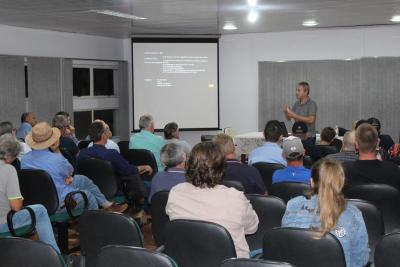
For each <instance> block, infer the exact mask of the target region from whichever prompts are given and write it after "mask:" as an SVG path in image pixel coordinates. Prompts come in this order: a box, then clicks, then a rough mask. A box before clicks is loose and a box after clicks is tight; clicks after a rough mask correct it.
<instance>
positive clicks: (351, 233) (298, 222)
mask: <svg viewBox="0 0 400 267" xmlns="http://www.w3.org/2000/svg"><path fill="white" fill-rule="evenodd" d="M317 202H318V201H317V196H312V197H311V198H310V199H306V198H305V197H304V196H299V197H295V198H293V199H291V200H289V202H288V203H287V206H286V212H285V215H284V216H283V218H282V226H283V227H300V228H311V227H315V228H319V227H320V226H321V222H320V218H319V214H318V213H317V212H316V207H317V204H318V203H317ZM331 233H332V234H333V235H335V236H336V237H337V238H338V240H339V242H340V244H341V245H342V247H343V251H344V256H345V259H346V266H347V267H362V266H365V265H366V264H367V262H368V258H369V252H370V250H369V248H368V233H367V230H366V228H365V223H364V219H363V217H362V214H361V212H360V211H359V210H358V209H357V208H356V207H355V206H354V205H352V204H349V203H348V204H347V206H346V209H345V210H344V211H343V212H342V214H341V215H340V217H339V220H338V222H337V224H336V227H335V228H334V229H333V230H332V231H331Z"/></svg>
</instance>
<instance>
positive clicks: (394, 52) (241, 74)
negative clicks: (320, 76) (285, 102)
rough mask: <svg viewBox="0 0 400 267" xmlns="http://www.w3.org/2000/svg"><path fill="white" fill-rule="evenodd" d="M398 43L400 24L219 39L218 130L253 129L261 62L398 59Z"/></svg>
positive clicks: (224, 36)
mask: <svg viewBox="0 0 400 267" xmlns="http://www.w3.org/2000/svg"><path fill="white" fill-rule="evenodd" d="M399 42H400V26H385V27H367V28H356V29H326V30H306V31H296V32H279V33H258V34H234V35H223V36H222V38H221V39H220V108H221V127H227V126H230V127H233V128H234V129H236V131H237V132H239V133H244V132H250V131H257V128H258V62H259V61H278V60H319V59H346V58H360V57H381V56H400V49H399ZM311 87H312V85H311ZM293 94H294V89H293ZM311 96H312V91H311Z"/></svg>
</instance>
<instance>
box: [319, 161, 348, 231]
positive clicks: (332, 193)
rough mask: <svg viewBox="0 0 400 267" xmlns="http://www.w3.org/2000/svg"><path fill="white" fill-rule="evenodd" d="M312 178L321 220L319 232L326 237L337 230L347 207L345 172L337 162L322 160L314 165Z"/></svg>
mask: <svg viewBox="0 0 400 267" xmlns="http://www.w3.org/2000/svg"><path fill="white" fill-rule="evenodd" d="M311 177H312V180H313V182H314V186H313V188H312V191H313V194H316V195H318V196H317V198H318V205H317V211H318V213H319V216H320V220H321V227H320V229H319V230H320V232H321V233H322V235H325V234H327V233H328V232H330V231H331V230H332V229H334V228H335V226H336V224H337V222H338V220H339V216H340V214H342V212H343V211H344V209H345V207H346V201H345V199H344V196H343V193H342V190H343V186H344V170H343V167H342V165H341V164H340V163H339V162H338V161H336V160H329V159H321V160H320V161H318V162H316V163H315V164H314V165H313V167H312V169H311Z"/></svg>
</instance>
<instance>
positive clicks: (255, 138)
mask: <svg viewBox="0 0 400 267" xmlns="http://www.w3.org/2000/svg"><path fill="white" fill-rule="evenodd" d="M336 138H338V139H340V140H343V136H340V137H336ZM233 139H234V142H235V145H236V156H238V157H240V156H241V155H242V154H246V155H248V154H250V152H251V151H252V150H253V149H255V148H257V147H259V146H262V145H264V144H265V138H264V134H263V133H262V132H251V133H245V134H239V135H236V136H235V137H234V138H233ZM319 140H320V134H316V143H317V144H319Z"/></svg>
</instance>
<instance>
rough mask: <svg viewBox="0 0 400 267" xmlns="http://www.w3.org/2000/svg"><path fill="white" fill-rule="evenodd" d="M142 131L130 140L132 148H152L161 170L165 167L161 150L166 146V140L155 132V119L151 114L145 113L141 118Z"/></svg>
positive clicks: (140, 126)
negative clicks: (162, 162)
mask: <svg viewBox="0 0 400 267" xmlns="http://www.w3.org/2000/svg"><path fill="white" fill-rule="evenodd" d="M139 128H140V132H139V133H137V134H134V135H132V136H131V138H130V140H129V148H130V149H147V150H150V151H151V152H152V153H153V154H154V157H155V158H156V161H157V167H158V169H159V170H162V169H163V166H162V164H161V159H160V151H161V148H162V147H163V146H164V140H163V138H162V137H161V136H157V135H155V134H154V129H155V128H154V120H153V117H152V116H151V115H143V116H141V117H140V119H139Z"/></svg>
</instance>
